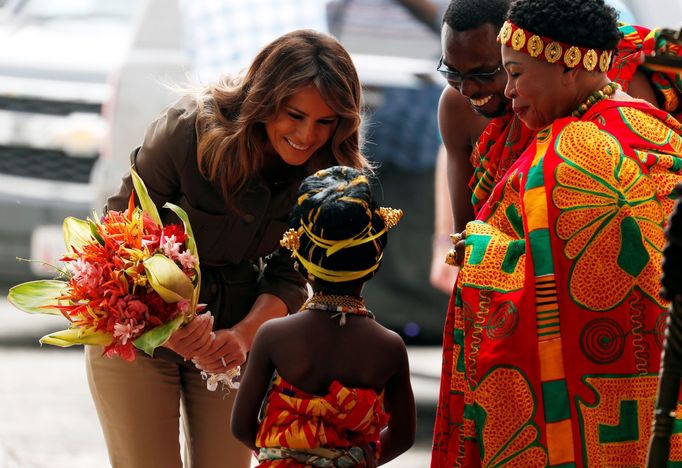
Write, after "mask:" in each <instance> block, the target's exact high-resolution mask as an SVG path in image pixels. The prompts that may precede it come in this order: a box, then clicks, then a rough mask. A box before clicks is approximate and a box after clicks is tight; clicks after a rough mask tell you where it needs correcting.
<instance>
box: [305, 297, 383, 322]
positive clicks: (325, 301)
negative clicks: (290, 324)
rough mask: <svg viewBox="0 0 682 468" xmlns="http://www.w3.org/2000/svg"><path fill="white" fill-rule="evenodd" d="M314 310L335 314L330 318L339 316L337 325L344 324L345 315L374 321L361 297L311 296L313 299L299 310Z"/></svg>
mask: <svg viewBox="0 0 682 468" xmlns="http://www.w3.org/2000/svg"><path fill="white" fill-rule="evenodd" d="M305 309H315V310H326V311H327V312H336V313H335V314H334V315H332V318H334V317H338V316H341V318H340V319H339V325H340V326H344V325H345V324H346V314H350V315H360V316H362V317H369V318H371V319H372V320H374V314H373V313H372V312H370V311H369V310H367V309H366V308H365V300H364V299H363V298H361V297H356V296H347V295H341V294H339V295H334V294H318V293H315V294H313V297H311V298H310V299H308V300H307V301H306V302H305V304H303V306H302V307H301V309H300V310H305Z"/></svg>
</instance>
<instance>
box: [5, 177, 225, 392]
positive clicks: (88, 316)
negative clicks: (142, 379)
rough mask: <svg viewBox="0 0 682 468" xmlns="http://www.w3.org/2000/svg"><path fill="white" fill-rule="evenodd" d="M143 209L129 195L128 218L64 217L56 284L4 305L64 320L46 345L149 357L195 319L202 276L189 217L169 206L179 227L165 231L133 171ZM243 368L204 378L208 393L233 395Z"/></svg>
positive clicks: (31, 286) (28, 289) (46, 283)
mask: <svg viewBox="0 0 682 468" xmlns="http://www.w3.org/2000/svg"><path fill="white" fill-rule="evenodd" d="M131 175H132V179H133V185H134V188H135V192H136V193H137V196H138V199H139V202H140V207H136V206H135V203H134V194H131V196H130V202H129V205H128V208H127V209H126V210H125V211H123V212H118V211H109V212H107V213H106V214H105V215H104V216H103V217H102V218H101V219H98V217H97V216H96V215H95V216H94V220H91V219H89V218H88V219H86V220H81V219H77V218H73V217H69V218H66V219H65V220H64V223H63V231H64V242H65V244H66V249H67V253H66V254H65V255H64V256H63V257H62V258H61V259H60V261H61V262H63V264H64V267H63V268H59V267H56V266H55V268H56V270H57V271H58V273H59V275H58V277H57V279H54V280H37V281H30V282H27V283H22V284H19V285H17V286H14V287H12V288H11V289H10V291H9V294H8V296H7V299H8V300H9V302H10V303H11V304H13V305H14V306H15V307H17V308H18V309H21V310H23V311H24V312H28V313H39V314H52V315H63V316H64V317H65V318H66V319H67V320H68V321H69V322H70V324H69V327H68V328H67V329H65V330H61V331H57V332H54V333H50V334H48V335H46V336H44V337H42V338H41V339H40V342H41V343H45V344H50V345H55V346H61V347H67V346H72V345H74V344H86V345H100V346H103V348H104V353H105V354H106V355H107V356H109V357H114V356H119V357H121V358H122V359H125V360H127V361H133V360H134V359H135V357H136V350H135V348H137V349H140V350H142V351H144V352H146V353H147V354H149V355H150V356H152V355H153V353H154V350H155V349H156V348H157V347H159V346H161V345H162V344H164V343H165V342H166V341H167V340H168V338H169V337H170V336H171V334H172V333H173V332H175V331H176V330H177V329H178V328H180V327H181V326H183V325H184V324H186V323H188V322H189V321H190V320H192V319H193V318H194V317H195V315H196V313H197V311H201V309H202V308H203V305H201V304H199V303H198V301H199V290H200V285H201V270H200V268H199V254H198V252H197V246H196V243H195V241H194V236H193V234H192V228H191V226H190V223H189V219H188V217H187V214H186V213H185V211H184V210H183V209H182V208H180V207H179V206H176V205H173V204H171V203H166V204H165V205H164V208H168V209H170V210H172V211H173V212H174V213H175V214H176V215H177V216H178V218H180V220H181V221H182V224H169V225H166V226H164V225H163V224H162V222H161V218H160V216H159V213H158V210H157V209H156V205H154V203H153V202H152V200H151V198H150V197H149V194H148V192H147V189H146V187H145V185H144V183H143V181H142V179H141V178H140V177H139V176H138V175H137V173H136V172H135V171H134V170H131ZM238 376H239V368H236V369H234V370H232V371H230V372H228V373H225V374H210V375H208V374H205V373H204V377H205V378H207V379H208V382H207V386H208V388H209V389H210V390H214V389H215V388H216V387H217V385H218V383H223V384H226V385H228V386H229V387H231V388H236V387H237V386H238V384H237V382H235V379H236V378H237V377H238Z"/></svg>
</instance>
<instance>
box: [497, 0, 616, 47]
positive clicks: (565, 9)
mask: <svg viewBox="0 0 682 468" xmlns="http://www.w3.org/2000/svg"><path fill="white" fill-rule="evenodd" d="M509 20H510V21H511V22H512V23H514V24H515V25H517V26H519V27H520V28H523V29H525V30H527V31H529V32H532V33H534V34H538V35H540V36H547V37H551V38H552V39H554V40H557V41H561V42H566V43H568V44H571V45H574V46H578V47H587V48H593V49H602V50H615V49H616V46H617V45H618V41H619V40H620V38H621V33H620V31H619V30H618V13H617V12H616V10H615V9H614V8H613V7H611V6H609V5H606V4H605V3H604V0H580V1H575V0H515V1H514V2H513V3H512V4H511V7H510V8H509Z"/></svg>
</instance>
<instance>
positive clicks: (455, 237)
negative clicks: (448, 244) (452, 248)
mask: <svg viewBox="0 0 682 468" xmlns="http://www.w3.org/2000/svg"><path fill="white" fill-rule="evenodd" d="M450 240H451V241H452V245H457V242H459V241H461V240H462V233H461V232H455V233H454V234H450Z"/></svg>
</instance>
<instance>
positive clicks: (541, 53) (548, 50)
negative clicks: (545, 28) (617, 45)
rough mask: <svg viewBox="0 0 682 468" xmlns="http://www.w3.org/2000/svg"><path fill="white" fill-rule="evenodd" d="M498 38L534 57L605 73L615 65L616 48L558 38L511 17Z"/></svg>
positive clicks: (505, 44)
mask: <svg viewBox="0 0 682 468" xmlns="http://www.w3.org/2000/svg"><path fill="white" fill-rule="evenodd" d="M497 42H499V43H500V44H502V45H504V46H507V47H511V48H512V49H514V50H516V51H519V52H524V53H526V54H528V55H530V56H531V57H534V58H538V59H540V60H545V61H547V62H549V63H560V64H561V65H565V66H567V67H568V68H576V67H580V68H583V69H585V70H587V71H592V70H594V69H595V68H598V69H599V71H601V72H604V73H606V72H607V71H609V68H611V57H612V56H613V51H612V50H601V49H589V48H586V47H578V46H574V45H571V44H567V43H565V42H560V41H555V40H554V39H552V38H550V37H546V36H538V35H537V34H534V33H532V32H530V31H526V30H525V29H522V28H520V27H518V26H517V25H515V24H514V23H512V22H511V21H505V23H504V25H503V26H502V29H500V33H499V34H498V35H497Z"/></svg>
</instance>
